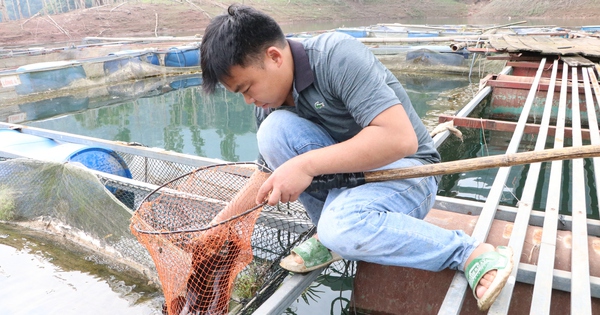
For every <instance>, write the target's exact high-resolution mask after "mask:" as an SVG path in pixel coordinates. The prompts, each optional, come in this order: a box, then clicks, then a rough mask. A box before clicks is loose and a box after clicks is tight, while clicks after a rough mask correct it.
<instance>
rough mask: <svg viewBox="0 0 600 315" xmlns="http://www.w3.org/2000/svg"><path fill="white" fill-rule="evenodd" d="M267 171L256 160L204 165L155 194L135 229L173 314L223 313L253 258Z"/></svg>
mask: <svg viewBox="0 0 600 315" xmlns="http://www.w3.org/2000/svg"><path fill="white" fill-rule="evenodd" d="M268 175H269V174H268V173H267V172H263V171H261V170H259V169H258V167H257V165H255V164H251V163H232V164H223V165H213V166H208V167H203V168H200V169H197V170H195V171H192V172H190V173H188V174H185V175H183V176H180V177H178V178H176V179H174V180H172V181H170V182H168V183H166V184H165V185H163V186H161V187H160V188H159V189H157V190H156V191H154V192H153V193H151V194H149V195H148V197H147V198H146V199H145V200H144V202H143V203H142V204H141V205H140V207H139V208H138V209H137V211H136V212H135V214H134V216H133V217H132V219H131V232H132V233H133V234H134V235H135V236H136V237H137V238H138V240H139V241H140V242H141V243H142V244H143V245H144V246H145V247H146V248H147V249H148V252H149V253H150V255H151V256H152V258H153V260H154V263H155V265H156V268H157V270H158V277H159V279H160V281H161V284H162V288H163V293H164V295H165V308H164V310H165V312H166V313H168V314H224V313H227V312H228V311H229V304H230V298H231V292H232V289H233V284H234V281H235V280H236V278H237V276H238V274H239V273H240V271H242V270H243V269H244V268H245V267H246V266H247V265H248V264H249V263H250V262H252V260H253V253H252V235H253V233H254V228H255V223H256V220H257V218H258V216H259V214H260V212H261V210H262V208H263V205H262V204H258V205H257V204H256V202H255V197H256V194H257V192H258V189H259V188H260V186H261V185H262V183H263V182H264V180H265V179H266V178H267V177H268Z"/></svg>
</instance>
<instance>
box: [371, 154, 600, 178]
mask: <svg viewBox="0 0 600 315" xmlns="http://www.w3.org/2000/svg"><path fill="white" fill-rule="evenodd" d="M598 156H600V145H584V146H580V147H568V148H560V149H547V150H540V151H530V152H520V153H512V154H504V155H495V156H486V157H478V158H472V159H464V160H458V161H451V162H442V163H437V164H427V165H420V166H413V167H406V168H398V169H389V170H382V171H373V172H365V173H364V174H365V181H366V182H367V183H369V182H381V181H386V180H396V179H404V178H415V177H425V176H433V175H446V174H454V173H461V172H468V171H476V170H483V169H488V168H497V167H505V166H515V165H522V164H530V163H537V162H550V161H558V160H570V159H578V158H591V157H598Z"/></svg>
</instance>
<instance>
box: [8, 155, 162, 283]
mask: <svg viewBox="0 0 600 315" xmlns="http://www.w3.org/2000/svg"><path fill="white" fill-rule="evenodd" d="M109 189H110V190H113V191H115V188H114V187H107V186H106V185H104V184H102V183H101V182H100V180H99V179H98V178H97V177H96V176H95V175H94V174H92V173H91V172H90V171H89V169H87V168H85V167H83V165H81V164H78V163H57V162H47V161H37V160H30V159H24V158H18V159H9V160H4V161H2V160H1V159H0V222H7V223H11V224H16V225H19V226H21V227H24V228H30V229H34V230H41V231H44V232H48V233H50V234H56V235H60V236H61V239H64V241H69V242H70V243H69V247H71V246H73V245H74V244H77V245H80V246H82V247H83V248H86V249H89V250H91V251H92V253H93V256H94V257H90V259H93V260H94V261H98V262H103V263H106V264H108V265H109V266H111V268H113V269H118V270H121V271H123V272H125V271H126V270H125V269H127V272H128V273H129V272H132V273H135V274H138V275H139V274H140V273H141V274H143V275H144V276H145V277H147V278H149V279H150V280H154V281H158V279H155V274H156V271H154V264H153V262H152V259H151V258H150V256H149V255H148V253H147V251H146V250H145V249H144V247H142V246H141V244H139V242H137V241H136V239H135V237H134V236H133V235H131V233H130V232H129V228H128V224H127V223H126V222H128V220H129V218H130V217H131V213H132V211H131V210H130V209H128V208H127V207H126V206H125V205H124V204H123V203H121V202H120V201H119V200H118V199H117V198H116V197H115V195H114V194H113V193H111V191H110V190H109ZM119 191H120V190H117V191H116V192H119ZM124 223H125V224H124Z"/></svg>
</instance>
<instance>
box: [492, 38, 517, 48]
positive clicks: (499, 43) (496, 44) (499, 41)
mask: <svg viewBox="0 0 600 315" xmlns="http://www.w3.org/2000/svg"><path fill="white" fill-rule="evenodd" d="M489 42H490V45H491V46H492V47H493V48H494V49H495V50H497V51H508V49H509V48H513V47H512V46H510V45H509V44H508V43H507V42H506V41H505V40H504V38H503V37H501V36H498V37H495V36H494V37H490V39H489Z"/></svg>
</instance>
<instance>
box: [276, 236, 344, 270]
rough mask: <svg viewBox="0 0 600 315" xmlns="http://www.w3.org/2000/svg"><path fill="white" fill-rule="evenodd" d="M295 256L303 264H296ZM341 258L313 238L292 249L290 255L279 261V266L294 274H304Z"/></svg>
mask: <svg viewBox="0 0 600 315" xmlns="http://www.w3.org/2000/svg"><path fill="white" fill-rule="evenodd" d="M296 256H300V258H302V261H303V263H297V262H296ZM341 259H342V257H341V256H340V255H338V254H336V253H334V252H332V251H330V250H329V249H327V247H325V246H323V244H321V242H319V240H317V239H316V238H314V237H311V238H309V239H308V240H307V241H305V242H304V243H302V244H300V245H298V247H296V248H294V249H292V253H291V254H290V255H289V256H287V257H285V258H284V259H282V260H281V262H280V263H279V265H280V266H281V267H282V268H283V269H285V270H288V271H291V272H296V273H306V272H309V271H313V270H315V269H319V268H321V267H324V266H328V265H329V264H331V263H332V262H334V261H338V260H341Z"/></svg>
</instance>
